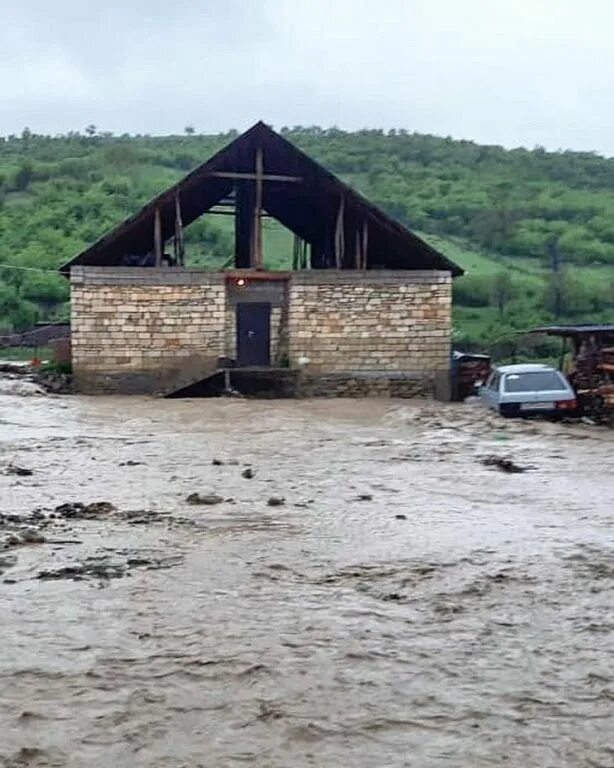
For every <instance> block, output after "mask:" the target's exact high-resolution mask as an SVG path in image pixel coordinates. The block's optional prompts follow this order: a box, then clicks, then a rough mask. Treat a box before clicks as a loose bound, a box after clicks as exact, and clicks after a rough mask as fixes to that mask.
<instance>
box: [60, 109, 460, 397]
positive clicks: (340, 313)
mask: <svg viewBox="0 0 614 768" xmlns="http://www.w3.org/2000/svg"><path fill="white" fill-rule="evenodd" d="M229 212H231V213H233V214H234V221H235V253H234V263H233V264H232V265H231V266H230V267H229V268H228V269H225V270H223V271H216V272H214V271H207V270H203V269H194V268H189V267H188V266H186V265H185V256H184V252H185V249H184V238H183V228H184V227H185V226H187V225H189V224H190V223H191V222H192V221H194V220H195V219H197V218H198V217H200V216H202V215H205V214H207V215H211V214H216V213H224V214H225V215H228V213H229ZM265 215H269V216H272V217H273V218H275V219H277V220H278V221H280V222H281V223H282V224H283V225H284V226H285V227H287V228H288V229H289V230H291V231H292V232H293V233H294V235H295V244H294V254H293V263H292V269H288V270H287V271H268V270H266V269H264V268H263V263H262V230H261V222H262V218H263V216H265ZM170 242H172V249H173V255H172V256H171V257H168V256H166V255H165V244H166V243H170ZM62 272H63V273H64V274H66V275H67V276H69V277H70V283H71V302H72V303H71V307H72V310H71V311H72V316H71V328H72V362H73V370H74V375H75V380H76V383H77V386H78V387H79V388H80V389H81V390H82V391H84V392H122V393H128V392H134V393H137V392H138V393H144V392H150V393H167V394H168V393H177V392H180V393H185V394H198V393H199V392H201V391H205V390H206V389H207V384H208V383H212V382H216V381H217V382H218V383H219V382H220V381H224V382H225V383H226V385H228V383H229V381H231V382H232V385H233V386H235V383H234V382H235V381H242V382H246V381H249V379H250V377H251V378H252V379H253V378H254V377H258V376H260V375H262V373H263V372H267V373H268V374H270V376H271V377H272V378H275V376H277V377H278V378H279V380H280V381H282V380H283V381H284V382H286V383H287V382H290V386H291V389H292V391H296V392H297V393H299V394H300V393H303V394H331V395H332V394H372V393H377V394H388V395H392V396H408V395H412V394H416V393H435V394H439V395H441V396H445V392H446V389H447V382H448V375H449V360H450V333H451V283H452V278H453V277H454V276H455V275H459V274H462V271H461V270H460V269H459V267H458V266H456V265H455V264H454V263H452V262H451V261H449V260H448V259H446V258H445V257H444V256H443V255H442V254H440V253H438V252H437V251H436V250H434V249H433V248H432V247H431V246H429V245H428V244H427V243H425V242H424V241H423V240H421V239H420V238H418V237H417V236H416V235H414V234H412V233H411V232H410V231H409V230H407V229H406V228H405V227H403V226H401V225H400V224H399V223H398V222H397V221H395V220H394V219H392V218H390V217H389V216H387V215H386V214H385V213H384V212H382V211H381V210H380V209H378V208H377V207H375V206H374V205H372V204H371V203H369V202H368V201H367V200H365V199H364V198H363V197H361V196H360V195H359V194H358V193H357V192H355V191H354V190H353V189H351V188H350V187H349V186H347V185H346V184H344V183H343V182H341V181H340V180H339V179H337V178H336V177H335V176H333V175H332V174H330V173H329V172H328V171H326V170H325V169H324V168H322V167H321V166H320V165H318V164H317V163H316V162H315V161H313V160H312V159H310V158H309V157H307V156H306V155H305V154H304V153H303V152H301V151H300V150H298V149H297V148H296V147H294V146H293V145H292V144H291V143H289V142H288V141H287V140H286V139H284V138H283V137H282V136H280V135H278V134H276V133H275V132H274V131H272V130H271V129H270V128H268V127H267V126H266V125H264V124H263V123H258V124H257V125H255V126H254V127H253V128H251V129H250V130H249V131H247V133H245V134H243V135H242V136H240V137H239V138H237V139H236V140H234V141H233V142H232V143H231V144H230V145H229V146H228V147H226V148H225V149H223V150H221V151H220V152H218V153H217V154H216V155H214V156H213V157H212V158H211V159H210V160H209V161H208V162H206V163H204V164H203V165H201V166H200V167H199V168H197V169H196V170H194V171H192V172H191V173H189V174H188V175H187V176H186V177H185V178H184V179H183V180H182V181H180V182H179V183H178V184H176V185H174V186H173V187H171V188H170V189H168V190H167V191H166V192H164V193H162V194H161V195H159V196H158V197H157V198H155V199H154V200H152V201H151V202H150V203H148V204H147V205H146V206H145V207H144V208H143V209H142V210H141V211H139V212H138V213H137V214H136V215H134V216H132V217H131V218H129V219H128V220H127V221H125V222H124V223H123V224H121V225H120V226H118V227H117V228H116V229H115V230H113V231H112V232H110V233H108V234H107V235H105V236H104V237H102V238H101V239H100V240H98V241H97V242H96V243H94V244H93V245H92V246H91V247H90V248H88V249H87V250H85V251H84V252H83V253H81V254H80V255H78V256H76V257H75V258H74V259H72V260H71V261H70V262H69V263H68V264H66V265H64V267H62ZM203 388H204V389H203Z"/></svg>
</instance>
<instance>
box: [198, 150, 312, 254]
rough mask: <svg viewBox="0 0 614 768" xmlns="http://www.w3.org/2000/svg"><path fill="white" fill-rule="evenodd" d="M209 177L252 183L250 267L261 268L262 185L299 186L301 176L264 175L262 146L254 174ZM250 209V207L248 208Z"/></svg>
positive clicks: (224, 173)
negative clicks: (274, 183)
mask: <svg viewBox="0 0 614 768" xmlns="http://www.w3.org/2000/svg"><path fill="white" fill-rule="evenodd" d="M207 175H208V176H210V177H214V178H218V179H234V180H236V181H253V182H254V183H255V190H254V198H253V199H254V206H253V218H252V224H251V236H250V253H249V261H250V266H252V267H255V268H256V269H261V268H262V202H263V184H264V183H265V182H284V183H290V184H300V183H301V182H302V181H303V178H302V177H301V176H290V175H287V174H279V173H265V171H264V149H263V147H262V146H259V147H257V148H256V152H255V169H254V172H253V173H252V172H247V173H246V172H240V171H211V172H210V173H208V174H207ZM250 207H251V206H250Z"/></svg>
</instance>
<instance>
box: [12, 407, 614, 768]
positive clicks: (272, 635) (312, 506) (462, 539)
mask: <svg viewBox="0 0 614 768" xmlns="http://www.w3.org/2000/svg"><path fill="white" fill-rule="evenodd" d="M613 446H614V434H613V433H612V432H611V431H610V432H608V431H607V430H602V429H600V428H591V427H588V426H584V425H580V426H566V425H552V424H544V423H537V422H531V423H517V422H510V421H500V420H499V419H497V418H495V417H493V416H488V415H486V414H484V413H483V412H482V411H480V410H479V409H476V408H472V407H469V406H459V407H451V406H448V407H443V406H440V405H437V404H434V403H425V404H416V403H410V404H407V403H402V402H398V403H394V402H390V401H388V402H385V401H366V400H364V401H351V400H347V401H339V400H330V401H317V402H316V401H283V402H253V401H242V400H193V401H178V400H174V401H159V400H153V399H139V398H126V399H124V398H114V399H107V398H98V399H96V398H80V397H67V398H19V397H10V396H4V397H0V492H1V494H2V506H1V508H0V512H4V513H5V514H7V513H13V514H15V513H18V514H23V515H29V514H30V513H31V512H32V510H33V509H34V508H37V507H40V508H43V509H45V510H51V509H53V508H54V507H56V506H57V505H59V504H61V503H64V502H76V501H82V502H85V503H89V502H94V501H101V500H106V501H110V502H112V503H113V504H114V505H115V507H117V512H116V513H112V514H109V515H103V516H100V517H98V518H94V519H87V520H80V519H71V520H65V519H58V520H55V521H51V523H50V524H49V526H48V527H47V528H46V529H45V531H44V533H45V536H46V537H47V543H44V544H31V545H28V546H19V547H14V548H12V549H11V550H7V551H6V552H5V553H3V552H0V563H1V562H2V557H3V556H5V555H7V554H10V557H11V558H12V559H11V560H6V557H5V564H4V567H3V570H4V571H5V572H4V574H3V575H2V576H0V648H1V651H0V766H2V767H3V768H8V767H9V766H10V768H22V766H28V767H29V766H34V767H35V768H38V767H39V766H70V768H85V767H89V766H96V767H97V768H107V767H108V768H124V767H125V768H128V767H130V768H133V767H138V768H140V767H141V766H147V767H148V768H150V767H151V768H154V767H155V768H178V767H179V766H190V768H192V767H196V766H207V767H209V766H212V767H213V766H214V767H215V768H225V767H226V766H242V765H245V766H250V765H251V766H259V767H262V768H265V767H266V768H269V767H271V768H273V767H274V768H282V767H283V768H286V767H291V768H302V767H303V766H318V767H322V768H337V767H342V766H351V767H352V768H362V767H364V768H379V767H380V766H381V767H382V768H384V767H385V768H393V767H396V766H416V767H419V768H424V767H426V768H428V767H430V766H459V767H461V766H462V767H463V768H464V767H467V768H479V767H481V766H501V765H509V766H514V767H516V766H522V768H532V767H533V766H535V767H538V766H539V768H544V767H546V766H552V767H553V768H554V767H556V768H560V766H595V767H596V766H602V767H603V768H605V767H606V766H613V765H614V677H613V670H614V618H613V605H614V603H613V600H612V598H613V591H612V587H613V586H614V451H613V450H612V448H613ZM492 454H495V455H498V456H510V457H511V458H513V460H514V461H515V462H516V463H517V464H520V465H523V466H528V467H531V468H530V469H529V470H527V471H526V472H523V473H519V474H506V473H503V472H500V471H498V470H497V469H496V468H493V467H487V466H484V465H483V464H482V463H481V460H482V459H483V458H484V457H485V456H488V455H492ZM214 459H217V460H219V461H220V462H223V463H221V464H219V465H214V464H212V461H213V460H214ZM235 462H238V463H235ZM9 464H12V465H19V466H22V467H27V468H31V469H32V470H33V471H34V473H33V474H32V475H31V476H15V475H13V474H3V471H4V470H5V469H6V468H7V467H8V466H9ZM246 464H249V465H251V468H252V469H253V473H254V477H253V478H252V479H248V478H245V477H243V471H244V469H245V466H244V465H246ZM195 491H196V492H199V493H201V494H202V493H216V494H219V495H221V496H223V497H224V499H225V501H224V502H223V503H221V504H217V505H215V506H192V505H189V504H187V503H186V501H185V499H186V496H187V495H188V494H190V493H192V492H195ZM272 496H274V497H277V498H280V497H283V498H284V499H285V504H283V505H280V506H269V505H268V504H267V500H268V499H269V497H272ZM45 514H46V513H45ZM13 527H14V522H13ZM0 538H1V537H0ZM92 563H94V564H101V563H102V564H103V565H105V564H106V565H105V567H106V566H110V567H111V571H110V573H111V576H121V578H107V575H108V573H109V572H105V571H104V568H103V569H102V571H99V570H96V568H93V569H92V568H90V565H91V564H92ZM83 564H88V568H90V569H89V570H88V568H85V569H84V570H83V571H82V572H81V575H80V576H79V578H77V579H73V578H56V579H52V578H43V579H41V578H37V576H38V574H40V573H41V572H47V573H49V572H52V573H53V572H55V573H57V574H61V573H62V570H61V569H62V568H63V567H65V566H73V567H74V566H77V567H81V566H83ZM113 569H115V570H113ZM2 579H4V580H5V581H4V583H3V582H2Z"/></svg>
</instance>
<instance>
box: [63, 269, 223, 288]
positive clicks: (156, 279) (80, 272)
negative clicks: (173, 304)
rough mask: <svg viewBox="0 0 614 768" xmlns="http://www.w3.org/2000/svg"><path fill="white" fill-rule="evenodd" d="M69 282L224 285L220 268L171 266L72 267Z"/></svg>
mask: <svg viewBox="0 0 614 768" xmlns="http://www.w3.org/2000/svg"><path fill="white" fill-rule="evenodd" d="M70 281H71V283H72V285H224V282H225V276H224V274H223V273H222V272H209V271H207V270H205V269H179V268H174V267H72V268H71V270H70Z"/></svg>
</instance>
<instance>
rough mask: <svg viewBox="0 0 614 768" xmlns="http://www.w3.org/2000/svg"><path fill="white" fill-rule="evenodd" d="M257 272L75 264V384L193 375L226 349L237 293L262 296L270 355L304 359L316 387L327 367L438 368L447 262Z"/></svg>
mask: <svg viewBox="0 0 614 768" xmlns="http://www.w3.org/2000/svg"><path fill="white" fill-rule="evenodd" d="M262 277H264V276H261V277H260V278H259V279H253V280H252V279H250V277H249V275H246V285H245V286H243V287H241V288H239V287H238V286H237V285H236V284H235V283H233V282H228V283H227V277H226V276H225V275H223V274H221V273H212V272H207V271H204V270H193V271H192V270H191V271H182V270H174V269H152V268H100V267H77V268H73V270H72V273H71V283H72V305H71V311H72V319H71V324H72V350H73V369H74V373H75V379H76V384H77V387H78V388H80V389H81V390H82V391H89V392H94V391H109V392H113V391H119V392H153V391H163V390H165V389H169V388H170V387H172V386H179V385H184V384H188V383H191V382H192V381H195V380H196V379H198V378H202V376H205V375H206V374H207V373H208V372H209V371H211V370H213V369H215V367H216V365H217V361H218V358H220V357H230V358H234V357H235V355H236V339H235V333H236V331H235V308H236V304H237V302H243V301H259V302H262V301H264V302H268V303H270V304H271V306H272V311H271V360H272V362H273V364H274V365H275V364H277V365H279V364H280V363H289V364H290V366H291V367H297V366H298V365H299V361H300V360H301V358H306V359H308V360H309V362H308V364H307V365H305V366H304V367H303V373H304V374H305V376H304V377H303V378H304V380H305V381H310V382H311V386H312V389H313V391H314V392H317V393H318V394H324V392H322V391H321V390H322V387H319V386H318V385H317V381H318V377H320V378H321V380H322V381H324V382H325V381H326V379H325V378H322V377H325V376H326V375H330V374H346V373H347V374H349V375H350V376H351V379H350V380H351V381H354V380H355V379H356V376H357V375H360V374H361V373H363V374H366V380H367V381H373V382H375V381H379V382H380V383H379V384H378V386H379V387H380V388H381V386H382V384H381V381H382V380H381V377H380V378H377V377H374V376H373V374H374V373H379V374H383V375H384V379H385V378H386V376H385V374H387V373H391V374H393V373H398V372H402V373H403V374H404V380H408V379H407V377H408V376H409V379H411V378H412V377H413V378H415V380H416V381H422V382H426V384H424V386H423V385H421V386H423V388H424V387H431V388H432V385H433V382H434V381H435V380H436V379H437V377H440V378H442V379H443V378H447V371H448V366H449V353H450V330H451V327H450V322H451V320H450V312H451V278H450V275H449V273H446V272H432V271H420V272H414V271H403V272H388V271H368V272H358V271H356V272H354V271H340V272H338V271H333V270H317V271H316V270H314V271H305V272H295V273H292V274H291V275H290V276H288V277H287V279H281V280H280V279H279V276H277V279H274V278H273V277H272V278H271V279H270V280H267V279H262ZM328 380H329V381H331V382H332V379H330V378H329V379H328ZM346 380H347V379H346V378H344V376H341V377H337V379H335V381H339V382H343V381H346ZM340 386H341V385H340ZM353 386H354V385H351V387H350V389H352V387H353ZM395 386H396V385H395ZM405 386H406V385H405V384H403V387H405ZM331 387H332V384H331ZM343 387H346V384H343ZM333 389H334V388H333ZM334 391H338V389H334ZM386 391H389V392H393V391H395V390H394V387H388V388H387V389H386Z"/></svg>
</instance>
